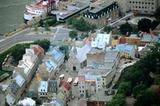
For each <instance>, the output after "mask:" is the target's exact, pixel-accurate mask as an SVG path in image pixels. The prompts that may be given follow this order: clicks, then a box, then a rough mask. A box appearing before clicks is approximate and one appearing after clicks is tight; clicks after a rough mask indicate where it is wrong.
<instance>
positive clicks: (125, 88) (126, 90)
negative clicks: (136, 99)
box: [118, 82, 131, 96]
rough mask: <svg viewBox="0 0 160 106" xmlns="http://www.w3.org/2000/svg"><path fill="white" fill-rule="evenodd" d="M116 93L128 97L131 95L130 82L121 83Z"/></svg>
mask: <svg viewBox="0 0 160 106" xmlns="http://www.w3.org/2000/svg"><path fill="white" fill-rule="evenodd" d="M118 93H122V94H124V95H126V96H129V95H130V94H131V82H121V84H120V85H119V88H118Z"/></svg>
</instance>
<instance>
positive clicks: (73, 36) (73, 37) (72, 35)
mask: <svg viewBox="0 0 160 106" xmlns="http://www.w3.org/2000/svg"><path fill="white" fill-rule="evenodd" d="M77 36H78V34H77V31H75V30H73V31H70V32H69V37H70V38H71V39H75V38H77Z"/></svg>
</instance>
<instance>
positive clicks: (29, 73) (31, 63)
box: [6, 45, 44, 106]
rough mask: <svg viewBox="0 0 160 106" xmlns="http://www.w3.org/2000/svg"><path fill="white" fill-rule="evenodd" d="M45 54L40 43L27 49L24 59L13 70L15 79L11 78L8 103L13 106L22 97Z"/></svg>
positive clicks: (7, 92) (7, 97)
mask: <svg viewBox="0 0 160 106" xmlns="http://www.w3.org/2000/svg"><path fill="white" fill-rule="evenodd" d="M43 56H44V50H43V48H41V47H40V46H38V45H31V46H30V48H29V49H26V53H25V54H24V55H23V58H22V60H20V61H19V64H18V65H17V67H16V68H15V69H14V71H13V75H12V77H13V79H11V83H10V84H9V86H8V87H7V90H6V95H7V96H6V102H7V104H8V105H10V106H13V105H14V104H15V103H16V102H17V101H18V99H19V98H20V97H21V95H22V93H23V92H24V90H25V89H26V86H27V84H28V83H29V82H30V80H31V79H32V77H33V75H34V74H35V72H36V69H37V66H38V64H39V62H40V61H41V59H42V58H43Z"/></svg>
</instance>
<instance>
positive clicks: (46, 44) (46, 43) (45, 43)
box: [34, 39, 50, 51]
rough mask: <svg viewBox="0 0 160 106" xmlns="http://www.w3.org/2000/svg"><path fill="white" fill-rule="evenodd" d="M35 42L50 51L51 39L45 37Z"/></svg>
mask: <svg viewBox="0 0 160 106" xmlns="http://www.w3.org/2000/svg"><path fill="white" fill-rule="evenodd" d="M34 44H38V45H39V46H41V47H42V48H43V49H44V50H45V51H48V49H49V46H50V41H49V40H47V39H43V40H37V41H35V42H34Z"/></svg>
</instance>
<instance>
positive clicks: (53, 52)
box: [49, 48, 63, 61]
mask: <svg viewBox="0 0 160 106" xmlns="http://www.w3.org/2000/svg"><path fill="white" fill-rule="evenodd" d="M49 53H50V54H51V55H52V56H53V58H54V59H55V60H56V61H58V60H59V59H60V58H61V57H62V56H63V54H62V52H60V51H59V50H57V49H55V48H53V49H52V48H51V50H50V52H49Z"/></svg>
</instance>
